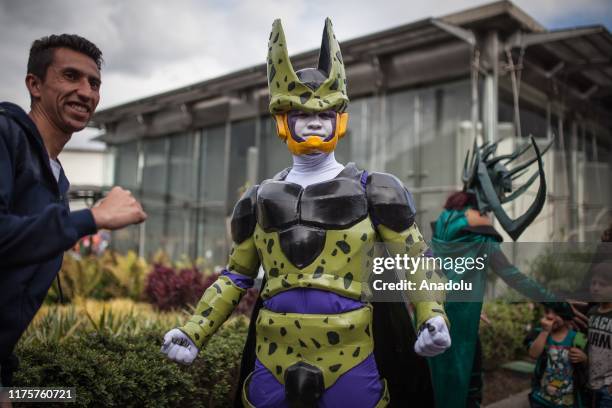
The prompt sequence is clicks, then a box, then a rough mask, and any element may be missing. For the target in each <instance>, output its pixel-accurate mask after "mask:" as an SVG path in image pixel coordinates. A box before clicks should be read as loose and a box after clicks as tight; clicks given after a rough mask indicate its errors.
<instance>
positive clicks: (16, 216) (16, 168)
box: [0, 34, 146, 386]
mask: <svg viewBox="0 0 612 408" xmlns="http://www.w3.org/2000/svg"><path fill="white" fill-rule="evenodd" d="M101 62H102V53H101V51H100V50H99V49H98V48H97V47H96V46H95V45H94V44H92V43H91V42H89V41H88V40H86V39H84V38H82V37H79V36H77V35H68V34H62V35H51V36H49V37H44V38H41V39H39V40H36V41H34V43H33V44H32V48H31V49H30V57H29V59H28V70H27V75H26V78H25V82H26V86H27V88H28V91H29V92H30V100H31V104H30V112H29V113H26V112H25V111H23V110H22V109H21V108H20V107H18V106H17V105H15V104H12V103H8V102H3V103H0V370H1V373H2V377H1V380H0V383H1V384H2V385H4V386H9V385H10V384H11V378H12V373H13V371H14V370H15V368H16V366H17V360H16V357H15V356H14V355H13V354H12V353H13V349H14V347H15V344H16V343H17V341H18V340H19V338H20V337H21V335H22V333H23V332H24V331H25V329H26V328H27V327H28V325H29V324H30V322H31V320H32V318H33V317H34V315H35V314H36V312H37V311H38V309H39V308H40V305H41V304H42V301H43V299H44V297H45V295H46V293H47V291H48V289H49V287H50V286H51V283H52V282H53V279H54V278H55V277H56V276H57V273H58V271H59V269H60V266H61V264H62V257H63V253H64V251H65V250H67V249H69V248H70V247H72V246H73V245H74V244H75V243H76V242H77V241H78V240H79V239H80V238H81V237H83V236H86V235H89V234H94V233H95V232H96V231H97V230H98V229H111V230H113V229H118V228H122V227H125V226H127V225H130V224H136V223H140V222H142V221H144V220H145V218H146V214H145V212H144V211H143V209H142V207H141V205H140V204H139V203H138V202H137V201H136V200H135V199H134V197H133V196H132V195H131V194H130V192H129V191H126V190H123V189H122V188H120V187H114V188H113V189H112V190H111V191H110V192H109V194H108V195H107V196H106V198H105V199H104V200H102V201H101V202H100V203H99V205H97V206H96V207H94V208H93V209H91V210H89V209H86V210H79V211H72V212H71V211H70V209H69V208H68V198H67V197H68V195H67V194H68V188H69V186H70V184H69V182H68V179H67V178H66V176H65V175H64V172H63V169H62V166H61V164H60V162H59V160H58V155H59V154H60V152H61V151H62V149H63V148H64V145H65V144H66V143H67V142H68V141H69V140H70V137H71V136H72V134H73V133H74V132H77V131H79V130H81V129H83V128H84V127H85V126H86V125H87V123H88V122H89V120H90V119H91V117H92V115H93V113H94V111H95V109H96V106H97V105H98V102H99V100H100V84H101V80H100V66H101Z"/></svg>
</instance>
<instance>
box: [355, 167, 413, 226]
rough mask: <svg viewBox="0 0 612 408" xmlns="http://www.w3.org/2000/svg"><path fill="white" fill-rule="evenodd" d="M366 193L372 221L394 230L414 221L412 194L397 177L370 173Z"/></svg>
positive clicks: (409, 224)
mask: <svg viewBox="0 0 612 408" xmlns="http://www.w3.org/2000/svg"><path fill="white" fill-rule="evenodd" d="M366 195H367V196H368V207H369V210H370V215H372V216H373V219H374V222H376V223H378V224H382V225H384V226H385V227H387V228H390V229H392V230H393V231H395V232H401V231H404V230H406V229H407V228H409V227H410V226H412V224H413V223H414V217H415V215H416V210H415V208H414V201H413V200H412V195H411V194H410V193H409V192H408V190H406V188H405V187H404V185H403V184H402V182H401V181H399V180H398V179H397V177H395V176H393V175H391V174H387V173H370V175H369V176H368V181H367V183H366Z"/></svg>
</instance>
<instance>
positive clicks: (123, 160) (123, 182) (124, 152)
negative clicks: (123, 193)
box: [115, 141, 138, 189]
mask: <svg viewBox="0 0 612 408" xmlns="http://www.w3.org/2000/svg"><path fill="white" fill-rule="evenodd" d="M115 149H116V156H115V157H116V158H115V160H116V162H115V163H116V166H117V167H116V169H115V184H116V185H119V186H122V187H125V188H130V189H135V188H136V187H137V186H138V184H137V178H138V142H135V141H134V142H130V143H125V144H121V145H117V146H116V147H115Z"/></svg>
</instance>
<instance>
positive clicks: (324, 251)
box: [181, 164, 444, 388]
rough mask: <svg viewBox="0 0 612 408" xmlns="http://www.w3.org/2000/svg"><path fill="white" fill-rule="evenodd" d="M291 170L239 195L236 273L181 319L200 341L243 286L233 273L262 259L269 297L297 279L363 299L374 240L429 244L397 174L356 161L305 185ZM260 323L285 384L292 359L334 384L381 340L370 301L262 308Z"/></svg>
mask: <svg viewBox="0 0 612 408" xmlns="http://www.w3.org/2000/svg"><path fill="white" fill-rule="evenodd" d="M287 172H288V170H285V171H284V172H281V173H280V174H279V175H277V176H276V177H275V178H274V179H272V180H266V181H264V182H263V183H262V184H261V185H259V186H254V187H252V188H250V189H249V190H248V191H247V192H246V193H245V195H244V196H243V197H242V198H241V199H240V200H239V201H238V203H237V204H236V206H235V208H234V212H233V215H232V223H231V224H232V239H233V246H232V249H231V252H230V258H229V263H228V271H229V273H228V274H225V275H223V276H221V277H220V278H219V280H218V281H217V282H216V283H215V284H213V285H212V286H211V287H210V288H209V289H208V290H207V291H206V292H205V293H204V295H203V297H202V299H201V301H200V302H199V304H198V305H197V308H196V311H195V313H194V314H193V316H192V317H191V319H190V320H189V321H188V323H187V324H186V325H185V326H183V327H182V328H181V329H182V330H183V331H184V332H185V333H187V334H188V335H189V337H190V338H191V339H192V340H193V342H194V343H195V344H196V345H197V347H198V348H201V347H202V346H203V345H204V344H205V342H206V341H207V340H208V339H209V338H210V336H211V335H212V334H213V333H214V332H215V331H216V330H217V328H218V327H219V326H220V325H221V324H222V323H223V322H224V321H225V320H226V319H227V317H228V316H229V315H230V314H231V312H232V310H233V309H234V306H235V305H236V304H237V303H238V302H239V301H240V297H241V296H242V294H243V293H244V292H245V289H243V288H241V287H240V286H238V285H236V284H235V283H234V281H233V280H232V279H231V278H230V277H231V276H232V275H234V276H235V275H244V276H245V277H249V278H255V277H256V276H257V272H258V269H259V266H260V264H261V265H262V266H263V269H264V271H265V278H266V279H265V285H264V286H263V287H262V289H261V296H262V298H263V300H264V301H265V300H267V299H271V298H273V297H274V296H276V295H278V294H280V293H282V292H286V291H291V290H293V289H296V288H313V289H319V290H322V291H328V292H333V293H335V294H338V295H341V296H343V297H346V298H349V299H354V300H360V299H361V295H362V290H363V286H364V285H367V278H368V273H367V271H366V270H365V269H364V265H370V264H371V257H373V256H374V247H373V243H374V242H375V241H387V242H391V243H394V244H401V246H402V247H403V248H405V251H406V253H408V254H409V255H410V256H419V255H421V254H422V253H423V252H424V251H425V250H426V249H427V245H426V243H425V242H424V240H423V237H422V235H421V233H420V232H419V229H418V227H417V225H416V223H414V211H413V207H412V204H411V202H410V200H409V194H408V193H407V191H406V190H405V189H404V187H403V186H402V184H401V183H400V182H399V181H398V180H397V179H396V178H395V177H393V176H391V175H389V174H384V173H371V174H369V175H368V176H367V178H366V177H364V175H365V173H364V172H363V171H359V170H358V169H357V168H356V167H355V166H354V165H352V164H349V165H347V166H346V167H345V169H344V170H343V171H342V172H341V173H340V174H339V175H338V176H337V177H336V178H334V179H332V180H330V181H327V182H323V183H318V184H315V185H310V186H308V187H306V188H305V189H303V188H302V187H301V186H299V185H296V184H293V183H289V182H285V181H283V179H284V177H285V176H286V174H287ZM364 179H365V182H364V181H363V180H364ZM374 220H375V221H374ZM393 247H397V245H394V246H393ZM409 276H411V277H412V279H413V280H414V281H415V282H421V281H422V280H424V279H428V278H427V277H426V274H425V271H423V270H421V271H418V272H417V273H416V274H414V275H409ZM434 276H435V274H434ZM431 279H433V277H431ZM415 306H416V326H417V327H420V326H421V325H422V324H423V322H425V321H426V320H428V319H430V318H431V317H434V316H436V315H440V316H444V311H443V310H442V307H441V305H440V304H439V303H437V302H420V303H417V304H416V305H415ZM256 328H257V329H256V332H257V335H256V339H257V341H256V343H257V345H256V354H257V358H258V359H259V361H261V362H262V364H263V365H265V366H266V367H267V368H268V369H269V370H270V372H271V373H273V375H274V376H275V377H276V379H277V380H278V381H279V382H280V383H281V384H282V383H284V379H285V372H286V370H287V368H289V367H291V366H292V365H294V364H296V363H298V362H301V361H303V362H306V363H308V364H310V365H312V366H315V367H317V368H318V369H319V370H321V372H322V374H323V383H324V386H325V388H329V387H330V386H331V385H333V384H334V382H335V381H336V380H337V379H338V377H340V376H341V375H342V374H343V373H345V372H346V371H348V370H350V369H351V368H353V367H354V366H356V365H357V364H359V363H360V362H362V361H363V359H365V358H366V357H367V356H369V355H370V354H371V353H372V351H373V349H374V342H373V340H372V306H371V305H370V304H367V303H364V305H363V307H361V308H359V309H356V310H353V311H350V312H346V313H340V314H334V315H323V314H304V313H301V314H300V313H275V312H273V311H271V310H267V309H266V308H262V309H261V310H260V311H259V316H258V318H257V321H256Z"/></svg>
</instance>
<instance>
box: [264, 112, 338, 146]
mask: <svg viewBox="0 0 612 408" xmlns="http://www.w3.org/2000/svg"><path fill="white" fill-rule="evenodd" d="M274 119H275V120H276V132H277V133H278V137H280V138H281V139H282V140H283V141H284V142H285V143H287V148H288V149H289V151H290V152H291V153H293V154H296V155H302V154H309V153H316V152H323V153H331V152H333V151H334V149H335V148H336V144H337V143H338V140H339V139H342V137H344V135H345V134H346V128H347V125H348V113H346V112H344V113H337V114H336V129H335V131H334V137H332V138H331V139H330V140H328V141H326V142H325V141H323V139H321V138H320V137H318V136H308V137H306V138H305V140H304V141H303V142H298V141H296V140H295V139H294V138H292V137H291V132H290V130H289V123H288V120H287V114H286V113H283V114H279V115H274Z"/></svg>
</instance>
